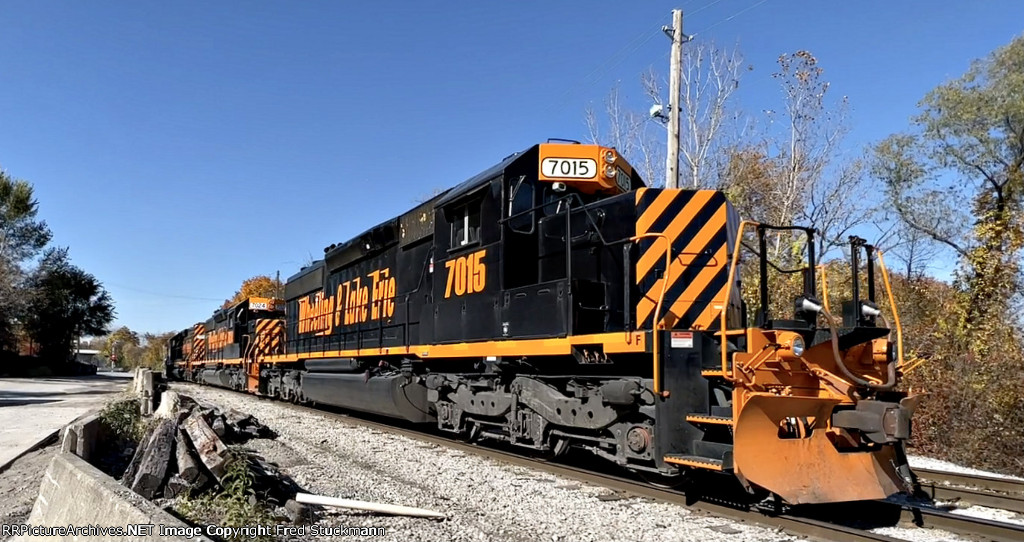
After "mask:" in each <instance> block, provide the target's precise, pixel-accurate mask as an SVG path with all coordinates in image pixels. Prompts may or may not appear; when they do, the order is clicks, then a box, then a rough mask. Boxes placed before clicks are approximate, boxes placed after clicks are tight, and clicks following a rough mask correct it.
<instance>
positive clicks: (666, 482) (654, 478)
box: [635, 471, 687, 489]
mask: <svg viewBox="0 0 1024 542" xmlns="http://www.w3.org/2000/svg"><path fill="white" fill-rule="evenodd" d="M635 472H636V473H637V475H638V476H639V477H640V479H641V480H643V481H644V483H646V484H648V485H651V486H654V487H656V488H658V489H679V488H680V487H682V486H684V485H685V484H686V482H687V477H686V476H679V475H677V476H665V475H664V474H660V473H656V472H648V471H635Z"/></svg>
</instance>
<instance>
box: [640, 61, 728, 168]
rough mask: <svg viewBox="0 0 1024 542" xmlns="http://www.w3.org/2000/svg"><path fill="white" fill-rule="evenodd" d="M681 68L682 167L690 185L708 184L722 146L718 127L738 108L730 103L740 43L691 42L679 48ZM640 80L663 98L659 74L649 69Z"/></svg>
mask: <svg viewBox="0 0 1024 542" xmlns="http://www.w3.org/2000/svg"><path fill="white" fill-rule="evenodd" d="M680 73H681V85H680V88H679V104H680V106H679V109H680V123H681V124H682V126H680V129H679V151H680V156H681V159H682V161H683V167H682V168H680V172H684V171H685V172H686V177H687V178H686V179H685V181H686V183H687V184H689V185H690V186H691V187H692V188H709V187H711V186H712V185H713V182H714V180H715V179H716V177H717V176H716V172H715V165H716V164H717V163H718V161H717V160H714V154H715V153H716V152H717V151H718V150H719V149H720V146H721V145H720V137H719V136H720V134H721V131H722V128H723V126H724V124H725V123H726V121H728V120H730V118H732V119H735V118H737V117H738V116H739V114H738V111H736V110H735V109H731V108H730V107H729V99H730V98H731V97H732V95H733V93H734V92H735V91H736V89H737V88H739V85H740V77H741V76H742V75H743V56H742V55H741V54H740V52H739V48H738V47H733V48H732V49H723V48H719V47H717V46H716V45H715V44H714V43H712V42H696V43H690V44H688V45H687V47H685V48H684V49H683V58H682V66H680ZM643 83H644V90H645V92H646V93H647V96H648V97H649V98H651V100H652V101H653V102H654V103H656V104H661V103H662V100H661V96H662V88H661V83H660V80H659V78H658V77H656V76H655V75H654V74H653V73H648V74H647V75H645V76H644V79H643ZM680 174H681V175H682V173H680ZM680 184H684V183H680Z"/></svg>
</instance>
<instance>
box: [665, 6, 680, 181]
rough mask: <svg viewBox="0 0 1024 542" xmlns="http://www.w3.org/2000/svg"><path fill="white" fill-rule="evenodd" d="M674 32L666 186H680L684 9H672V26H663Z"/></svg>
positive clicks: (669, 81)
mask: <svg viewBox="0 0 1024 542" xmlns="http://www.w3.org/2000/svg"><path fill="white" fill-rule="evenodd" d="M662 30H663V31H664V32H665V33H666V34H668V33H669V31H671V32H672V34H671V37H672V55H671V57H672V59H671V61H670V62H672V65H671V70H670V72H669V74H670V75H669V80H668V130H666V132H668V152H667V153H666V154H667V155H668V156H666V158H665V188H679V87H680V86H681V83H682V81H681V79H682V70H681V64H682V60H683V10H681V9H673V10H672V27H671V28H670V27H667V26H665V27H662Z"/></svg>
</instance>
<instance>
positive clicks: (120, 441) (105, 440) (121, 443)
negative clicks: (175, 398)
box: [94, 397, 153, 478]
mask: <svg viewBox="0 0 1024 542" xmlns="http://www.w3.org/2000/svg"><path fill="white" fill-rule="evenodd" d="M152 423H153V422H152V420H148V419H146V418H144V417H143V416H142V414H141V413H140V410H139V400H138V399H135V398H133V397H122V398H119V399H116V400H114V401H113V402H111V403H108V404H107V406H105V407H103V410H102V411H100V425H101V427H102V435H103V436H102V438H101V439H99V442H98V446H97V459H96V460H95V462H94V463H95V465H96V466H97V467H98V468H99V469H100V470H102V471H103V472H105V473H107V474H109V475H110V476H112V477H114V478H120V477H121V475H122V474H124V470H125V469H126V468H127V467H128V463H129V462H130V461H131V459H132V453H133V452H134V451H135V449H137V448H138V447H139V442H141V441H142V439H143V438H145V436H146V433H147V432H149V429H150V427H151V426H152Z"/></svg>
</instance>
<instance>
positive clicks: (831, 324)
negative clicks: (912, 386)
mask: <svg viewBox="0 0 1024 542" xmlns="http://www.w3.org/2000/svg"><path fill="white" fill-rule="evenodd" d="M821 313H822V314H824V315H825V319H826V320H828V329H829V331H830V332H831V333H832V355H833V356H834V357H835V359H836V366H837V367H839V370H840V371H841V372H842V373H843V375H845V376H846V378H849V379H850V380H851V381H852V382H854V383H855V384H857V385H859V386H864V387H866V388H870V389H873V390H878V391H889V390H891V389H893V388H895V387H896V364H895V363H893V362H892V361H891V360H890V361H889V362H888V363H887V365H888V366H889V374H888V379H887V380H886V382H885V383H884V384H876V383H874V382H872V381H870V380H867V379H864V378H861V377H859V376H857V375H855V374H853V371H850V369H849V368H848V367H847V366H846V363H844V362H843V356H842V355H841V354H840V353H839V332H838V331H837V330H836V321H835V319H834V318H832V313H830V312H828V309H826V308H824V307H822V308H821Z"/></svg>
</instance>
